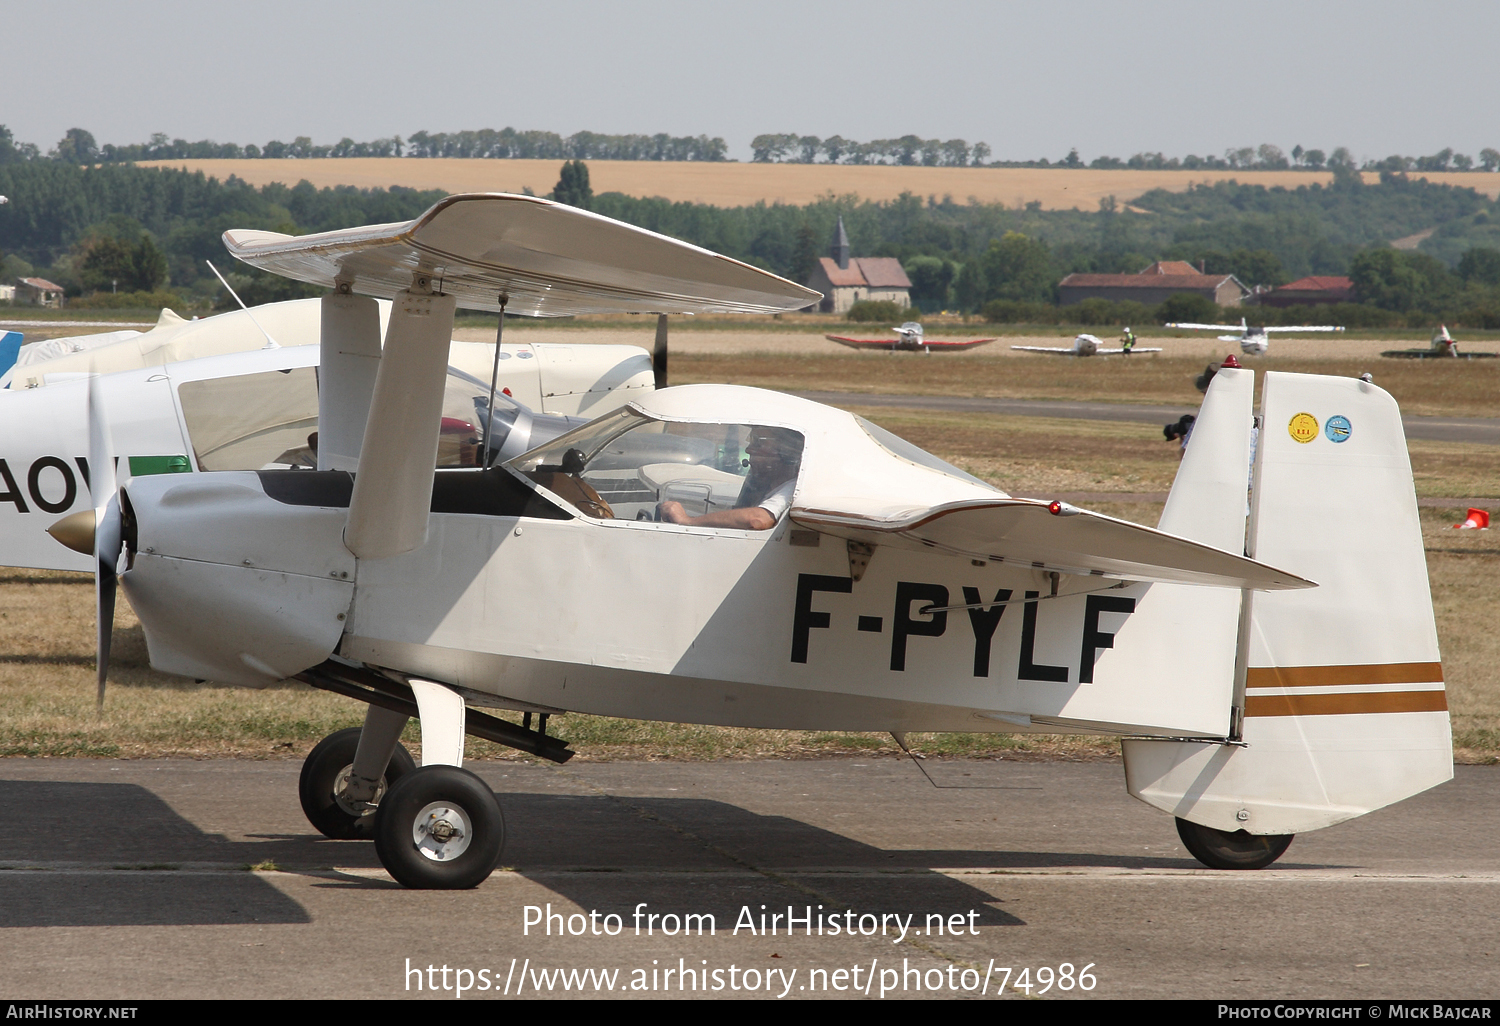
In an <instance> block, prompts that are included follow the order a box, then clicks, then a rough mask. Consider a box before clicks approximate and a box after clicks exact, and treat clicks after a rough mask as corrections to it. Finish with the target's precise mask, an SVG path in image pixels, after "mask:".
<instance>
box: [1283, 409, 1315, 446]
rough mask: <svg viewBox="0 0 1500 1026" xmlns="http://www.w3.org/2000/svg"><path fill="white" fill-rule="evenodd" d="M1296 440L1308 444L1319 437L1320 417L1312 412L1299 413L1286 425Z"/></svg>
mask: <svg viewBox="0 0 1500 1026" xmlns="http://www.w3.org/2000/svg"><path fill="white" fill-rule="evenodd" d="M1286 429H1287V431H1289V432H1290V433H1291V436H1292V438H1293V439H1294V440H1296V441H1298V442H1301V443H1302V444H1303V445H1306V444H1307V443H1308V442H1311V441H1312V440H1313V439H1314V438H1317V437H1318V418H1317V417H1314V416H1313V415H1312V414H1311V413H1299V414H1297V415H1296V416H1295V417H1293V418H1292V422H1291V423H1290V424H1288V425H1287V426H1286Z"/></svg>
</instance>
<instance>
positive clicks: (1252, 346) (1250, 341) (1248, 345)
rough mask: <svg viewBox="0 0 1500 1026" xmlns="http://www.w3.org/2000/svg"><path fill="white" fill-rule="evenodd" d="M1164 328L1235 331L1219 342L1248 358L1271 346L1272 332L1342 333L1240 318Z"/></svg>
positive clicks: (1339, 327)
mask: <svg viewBox="0 0 1500 1026" xmlns="http://www.w3.org/2000/svg"><path fill="white" fill-rule="evenodd" d="M1162 327H1165V328H1187V329H1190V330H1193V331H1236V332H1239V334H1237V335H1220V336H1219V341H1220V342H1238V343H1239V344H1240V351H1241V352H1243V353H1246V354H1247V355H1250V356H1261V355H1263V354H1264V353H1265V351H1266V349H1267V348H1269V347H1270V345H1271V333H1272V332H1288V331H1298V332H1302V331H1343V330H1344V329H1343V326H1342V325H1337V326H1335V325H1332V324H1298V325H1295V326H1292V327H1278V326H1274V325H1273V326H1270V327H1266V326H1264V325H1259V324H1247V323H1246V322H1245V318H1243V317H1241V318H1240V323H1239V324H1237V325H1236V324H1192V323H1189V322H1186V321H1183V322H1180V323H1172V324H1164V325H1162Z"/></svg>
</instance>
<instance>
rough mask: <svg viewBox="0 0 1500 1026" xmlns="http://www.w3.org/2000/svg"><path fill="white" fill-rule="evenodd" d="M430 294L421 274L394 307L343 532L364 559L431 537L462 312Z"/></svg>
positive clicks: (408, 548) (348, 544)
mask: <svg viewBox="0 0 1500 1026" xmlns="http://www.w3.org/2000/svg"><path fill="white" fill-rule="evenodd" d="M431 289H432V279H431V278H430V277H429V276H428V275H427V273H426V272H423V271H418V272H417V273H416V274H414V275H413V276H412V285H411V288H410V289H409V290H407V291H405V292H402V293H399V294H398V295H397V296H396V299H395V301H394V302H393V303H392V304H391V319H390V324H389V325H388V327H387V328H386V335H385V350H384V352H383V354H382V355H381V358H380V370H379V371H378V372H377V373H376V375H375V395H374V397H373V399H372V400H371V402H370V419H369V421H368V422H367V423H366V424H365V437H364V443H363V444H362V445H361V446H360V457H359V474H358V475H357V476H356V477H355V479H354V494H353V496H352V497H351V498H350V501H349V520H348V523H347V525H346V526H345V528H344V545H345V546H346V547H347V548H348V549H349V551H350V552H352V553H354V555H355V556H357V557H358V558H360V559H383V558H385V557H387V556H396V555H400V554H401V553H403V552H410V551H411V550H412V549H415V548H418V547H420V546H421V545H422V544H423V542H425V541H426V540H427V518H428V515H429V514H430V512H431V509H432V479H433V473H434V468H435V467H436V465H437V447H438V433H439V430H440V428H441V425H442V417H443V383H444V381H445V380H446V377H447V373H448V345H449V342H450V340H451V339H452V338H453V314H454V311H455V309H456V303H455V300H454V297H453V296H444V295H437V294H434V293H433V292H432V291H431Z"/></svg>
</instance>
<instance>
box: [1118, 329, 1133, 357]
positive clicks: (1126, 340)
mask: <svg viewBox="0 0 1500 1026" xmlns="http://www.w3.org/2000/svg"><path fill="white" fill-rule="evenodd" d="M1120 341H1121V342H1122V343H1123V344H1124V349H1125V355H1126V356H1129V355H1130V351H1131V350H1132V349H1134V348H1135V332H1133V331H1131V330H1130V328H1129V327H1127V328H1126V329H1125V336H1124V337H1123V338H1121V339H1120Z"/></svg>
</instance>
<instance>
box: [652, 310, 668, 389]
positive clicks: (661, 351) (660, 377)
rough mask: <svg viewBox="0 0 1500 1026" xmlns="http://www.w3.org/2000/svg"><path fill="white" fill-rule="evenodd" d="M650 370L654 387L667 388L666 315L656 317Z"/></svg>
mask: <svg viewBox="0 0 1500 1026" xmlns="http://www.w3.org/2000/svg"><path fill="white" fill-rule="evenodd" d="M651 370H652V371H653V372H655V375H656V387H657V388H666V387H667V315H666V314H657V315H656V347H655V348H654V349H652V351H651Z"/></svg>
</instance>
